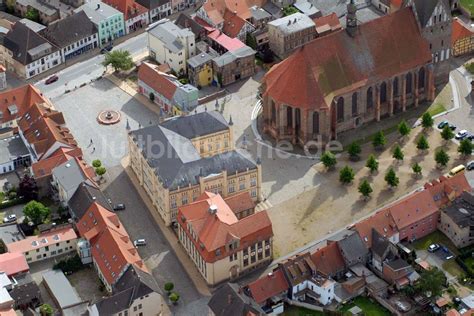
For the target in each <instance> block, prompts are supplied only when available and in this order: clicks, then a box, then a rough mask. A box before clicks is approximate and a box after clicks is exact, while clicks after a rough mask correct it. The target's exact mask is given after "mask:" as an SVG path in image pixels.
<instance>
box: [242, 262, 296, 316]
mask: <svg viewBox="0 0 474 316" xmlns="http://www.w3.org/2000/svg"><path fill="white" fill-rule="evenodd" d="M289 288H290V285H289V284H288V281H287V280H286V277H285V274H284V273H283V270H282V268H277V269H275V270H273V271H272V272H269V273H268V274H267V275H265V276H263V277H261V278H260V279H257V280H255V281H253V282H251V283H249V284H248V285H247V287H246V289H245V293H246V294H247V295H248V296H250V297H252V298H253V299H254V300H255V302H256V303H257V304H258V305H260V307H261V308H262V309H263V310H264V311H265V312H266V313H267V314H271V313H274V314H281V313H283V311H284V299H285V298H286V297H287V294H288V289H289Z"/></svg>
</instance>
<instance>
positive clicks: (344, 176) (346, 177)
mask: <svg viewBox="0 0 474 316" xmlns="http://www.w3.org/2000/svg"><path fill="white" fill-rule="evenodd" d="M354 176H355V174H354V170H352V168H351V167H349V166H345V167H344V168H342V169H341V171H339V181H341V183H342V184H349V183H351V182H352V180H354Z"/></svg>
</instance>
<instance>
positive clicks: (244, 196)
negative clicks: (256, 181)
mask: <svg viewBox="0 0 474 316" xmlns="http://www.w3.org/2000/svg"><path fill="white" fill-rule="evenodd" d="M224 201H225V203H226V204H227V206H229V208H230V209H231V210H232V212H234V215H235V217H237V219H239V220H240V219H243V218H245V217H247V216H250V215H253V214H255V201H254V200H253V199H252V197H251V196H250V194H249V193H248V192H242V193H239V194H236V195H232V196H229V197H227V198H225V199H224Z"/></svg>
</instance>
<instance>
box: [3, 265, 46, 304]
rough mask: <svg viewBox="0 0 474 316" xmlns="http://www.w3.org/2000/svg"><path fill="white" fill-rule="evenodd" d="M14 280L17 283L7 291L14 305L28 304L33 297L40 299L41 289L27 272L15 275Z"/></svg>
mask: <svg viewBox="0 0 474 316" xmlns="http://www.w3.org/2000/svg"><path fill="white" fill-rule="evenodd" d="M15 281H16V282H17V284H16V285H15V286H14V287H13V289H12V290H11V291H10V292H9V293H10V296H11V297H12V298H13V300H15V306H16V307H18V306H22V305H26V304H30V303H31V302H32V301H34V300H35V299H38V300H41V291H40V289H39V287H38V285H37V284H36V282H35V281H34V280H33V278H32V277H31V274H30V273H29V272H28V273H25V274H23V275H17V276H15ZM38 303H39V302H38Z"/></svg>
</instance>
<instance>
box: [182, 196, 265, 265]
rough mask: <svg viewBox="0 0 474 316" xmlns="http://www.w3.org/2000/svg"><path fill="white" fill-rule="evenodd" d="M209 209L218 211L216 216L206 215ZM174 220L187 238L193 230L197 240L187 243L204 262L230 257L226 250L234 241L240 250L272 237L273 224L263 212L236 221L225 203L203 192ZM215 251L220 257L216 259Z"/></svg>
mask: <svg viewBox="0 0 474 316" xmlns="http://www.w3.org/2000/svg"><path fill="white" fill-rule="evenodd" d="M211 205H214V206H216V207H217V212H216V214H211V213H210V212H209V209H210V207H211ZM177 219H178V223H179V224H180V225H181V227H182V228H183V230H184V231H185V232H186V233H187V234H190V232H189V230H188V226H192V229H193V231H194V232H195V234H196V235H197V237H198V238H197V239H198V240H197V241H196V240H194V238H190V239H191V240H192V241H193V242H194V243H195V244H196V249H198V251H199V252H200V254H201V256H202V257H203V259H204V260H205V261H206V262H215V261H217V260H220V259H222V258H225V257H227V256H228V255H229V253H228V252H227V250H226V247H225V246H226V244H227V243H228V242H229V241H231V240H233V239H236V238H238V239H239V241H240V248H239V249H242V248H244V247H248V246H249V245H251V244H253V243H255V242H256V241H257V239H259V240H263V239H268V238H270V237H272V236H273V230H272V223H271V222H270V218H269V217H268V215H267V212H266V211H262V212H258V213H255V214H253V215H250V216H247V217H245V218H243V219H241V220H238V219H237V217H236V216H235V214H234V212H233V211H232V210H231V209H230V207H229V206H228V205H227V204H226V203H225V201H224V199H223V198H222V197H221V196H220V195H216V194H213V193H210V192H205V193H204V194H202V195H201V197H199V198H198V199H197V200H196V201H195V202H193V203H191V204H188V205H186V206H183V207H181V208H179V210H178V216H177ZM201 244H202V246H203V247H201ZM218 249H219V250H220V253H221V254H220V255H218V256H217V255H216V250H218Z"/></svg>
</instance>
